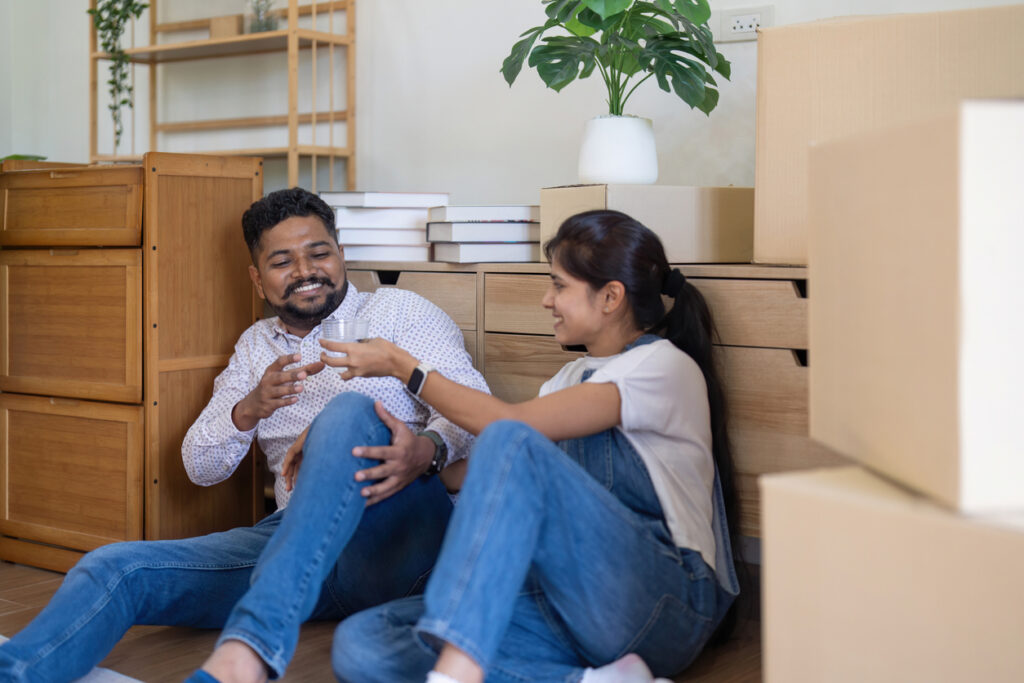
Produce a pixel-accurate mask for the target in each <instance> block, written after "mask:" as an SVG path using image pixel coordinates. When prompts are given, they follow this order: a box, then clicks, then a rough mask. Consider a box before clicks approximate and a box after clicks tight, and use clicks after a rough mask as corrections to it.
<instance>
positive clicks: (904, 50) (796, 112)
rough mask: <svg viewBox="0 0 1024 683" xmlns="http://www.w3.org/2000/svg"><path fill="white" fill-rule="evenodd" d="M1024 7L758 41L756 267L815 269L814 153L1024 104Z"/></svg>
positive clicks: (795, 30)
mask: <svg viewBox="0 0 1024 683" xmlns="http://www.w3.org/2000/svg"><path fill="white" fill-rule="evenodd" d="M1022 35H1024V5H1021V4H1017V5H1013V6H1009V7H993V8H988V9H975V10H964V11H954V12H935V13H927V14H904V15H890V16H879V17H854V18H846V19H842V20H831V21H821V22H814V23H809V24H799V25H792V26H781V27H773V28H766V29H763V30H762V31H761V32H760V35H759V36H758V59H757V70H758V72H757V159H756V170H755V182H754V187H756V188H757V198H756V200H755V209H754V213H755V216H754V225H755V229H754V260H755V261H757V262H758V263H776V264H806V263H807V230H808V220H809V218H808V201H809V200H808V175H807V171H808V169H807V148H808V144H809V143H811V142H812V141H818V142H827V141H829V140H833V139H836V138H839V137H843V136H847V135H851V134H855V133H858V132H861V131H866V130H870V129H872V128H876V127H879V126H887V125H899V124H901V123H905V122H908V121H912V120H917V119H920V118H923V117H926V116H929V115H934V114H936V113H939V112H941V111H942V109H943V108H945V107H949V106H952V105H954V104H955V103H956V102H957V101H958V100H960V99H963V98H971V97H975V98H985V97H1022V96H1024V40H1021V36H1022Z"/></svg>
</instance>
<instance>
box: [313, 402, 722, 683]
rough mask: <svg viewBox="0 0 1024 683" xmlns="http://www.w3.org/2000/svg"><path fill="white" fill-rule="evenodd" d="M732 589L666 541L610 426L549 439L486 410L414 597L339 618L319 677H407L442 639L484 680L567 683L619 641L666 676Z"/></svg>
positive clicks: (642, 478)
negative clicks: (428, 572) (326, 667)
mask: <svg viewBox="0 0 1024 683" xmlns="http://www.w3.org/2000/svg"><path fill="white" fill-rule="evenodd" d="M567 455H568V457H566V456H567ZM726 543H728V541H726ZM725 551H726V553H727V552H728V549H727V548H726V549H725ZM729 559H730V561H731V557H730V558H729ZM732 599H733V596H732V595H730V594H729V593H728V592H727V591H726V590H724V589H722V588H720V587H719V582H718V580H717V579H716V576H715V573H714V571H713V570H712V569H711V568H710V567H709V566H708V565H707V564H706V563H705V562H704V560H703V559H701V557H700V555H699V554H698V553H696V552H694V551H691V550H686V549H679V548H677V547H675V545H674V543H673V542H672V540H671V537H670V536H669V533H668V529H667V528H666V525H665V523H664V521H663V516H662V512H661V506H660V504H659V503H658V499H657V496H656V494H655V492H654V488H653V485H652V484H651V481H650V477H649V476H648V474H647V469H646V467H645V466H644V464H643V461H642V460H641V459H640V457H639V455H638V454H637V453H636V452H635V451H634V450H633V448H632V446H631V445H630V444H629V443H628V441H627V440H626V438H625V437H624V436H623V435H622V434H621V432H619V431H618V430H614V429H613V430H608V431H606V432H602V433H600V434H596V435H593V436H590V437H587V438H585V439H575V440H572V441H569V442H563V443H561V444H559V445H556V444H553V443H552V442H551V441H549V440H548V439H546V438H545V437H544V436H543V435H541V434H540V433H538V432H536V431H535V430H533V429H531V428H530V427H527V426H525V425H523V424H520V423H516V422H497V423H495V424H493V425H491V426H490V427H488V428H487V429H486V430H485V431H484V432H483V433H482V434H481V435H480V437H479V438H478V439H477V442H476V445H475V447H474V450H473V456H472V460H471V465H470V467H469V472H468V475H467V479H466V483H465V486H464V487H463V489H462V493H461V495H460V498H459V505H458V506H457V508H456V511H455V514H454V515H453V517H452V521H451V524H450V525H449V530H448V534H447V536H446V538H445V542H444V547H443V549H442V553H441V557H440V558H439V559H438V563H437V567H436V568H435V570H434V573H433V575H432V577H431V579H430V582H429V583H428V586H427V591H426V593H425V595H424V596H422V597H417V598H410V599H406V600H400V601H397V602H394V603H390V604H387V605H383V606H381V607H378V608H374V609H371V610H368V611H365V612H362V613H360V614H357V615H355V616H353V617H349V618H348V619H346V620H345V621H344V622H343V623H342V624H341V625H340V626H339V628H338V630H337V632H336V635H335V641H334V651H333V655H334V657H333V659H334V667H335V674H336V675H337V677H338V678H339V680H342V681H353V682H358V683H368V682H372V681H390V682H397V681H422V680H423V678H424V676H425V674H426V673H427V672H428V671H429V670H430V669H431V667H432V665H433V663H434V661H435V659H436V657H437V652H438V650H439V648H440V646H441V645H442V644H443V642H448V643H451V644H453V645H455V646H457V647H458V648H460V649H461V650H463V651H464V652H466V653H467V654H468V655H470V656H471V657H472V658H473V659H474V660H475V661H476V662H477V663H478V664H479V665H480V666H481V667H482V668H483V669H484V671H485V672H486V678H487V680H488V681H578V680H579V679H580V677H581V676H582V672H583V671H582V670H583V667H585V666H599V665H603V664H605V663H608V662H610V661H613V660H615V659H617V658H619V657H621V656H623V655H625V654H627V653H629V652H636V653H638V654H639V655H640V656H642V657H643V658H644V660H645V661H646V662H647V663H648V664H649V665H650V667H651V669H652V670H653V671H654V672H655V673H656V674H659V675H671V674H675V673H677V672H679V671H681V670H682V669H684V668H685V667H686V666H687V665H689V663H690V662H691V661H692V660H693V658H694V657H695V656H696V655H697V653H698V652H699V651H700V649H701V648H702V647H703V645H704V643H705V642H706V641H707V639H708V638H709V636H710V635H711V633H712V631H713V630H714V628H715V626H716V625H717V624H718V622H719V620H720V619H721V617H722V615H723V614H724V612H725V609H726V608H727V607H728V606H729V604H731V602H732Z"/></svg>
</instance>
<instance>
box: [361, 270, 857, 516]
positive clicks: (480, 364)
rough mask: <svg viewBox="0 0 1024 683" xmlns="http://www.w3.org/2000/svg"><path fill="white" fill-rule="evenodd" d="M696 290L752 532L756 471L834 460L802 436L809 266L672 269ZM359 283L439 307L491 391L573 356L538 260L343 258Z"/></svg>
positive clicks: (545, 374) (508, 390) (515, 386)
mask: <svg viewBox="0 0 1024 683" xmlns="http://www.w3.org/2000/svg"><path fill="white" fill-rule="evenodd" d="M679 268H680V270H682V272H683V273H684V274H685V275H686V276H687V277H688V278H689V279H690V281H691V282H693V283H694V285H696V286H697V288H698V289H700V291H701V292H702V293H703V294H704V297H705V299H706V300H707V302H708V305H709V306H710V307H711V310H712V313H713V315H714V317H715V322H716V325H717V327H718V333H719V345H718V351H719V354H718V358H719V362H720V363H721V372H722V376H723V381H724V383H725V388H726V394H727V399H728V401H729V411H730V413H729V419H730V422H729V424H730V427H729V434H730V437H731V439H732V446H733V457H734V460H735V463H736V469H737V472H738V488H739V494H740V499H741V519H740V523H741V528H742V531H743V533H744V534H745V535H748V536H760V517H759V502H760V499H759V494H758V488H757V477H758V475H760V474H764V473H768V472H779V471H785V470H795V469H805V468H809V467H816V466H826V465H835V464H841V463H843V462H844V461H843V460H842V459H841V458H840V457H839V456H837V455H835V454H833V453H831V452H830V451H827V450H826V449H824V448H821V447H818V446H816V445H815V444H813V443H812V442H811V441H810V439H809V438H808V436H807V433H808V432H807V373H808V370H807V362H808V357H807V269H806V268H790V267H780V266H757V265H680V266H679ZM348 274H349V278H350V279H351V281H352V282H353V283H355V285H356V287H358V288H359V289H361V290H374V289H376V288H377V287H380V286H397V287H400V288H402V289H409V290H412V291H414V292H417V293H419V294H421V295H423V296H425V297H427V298H428V299H430V300H431V301H433V302H434V303H436V304H437V305H438V306H440V307H441V308H442V309H444V310H445V312H447V313H448V314H449V315H450V316H451V317H452V319H453V320H455V322H456V324H458V325H459V327H460V328H461V329H462V331H463V335H464V336H465V339H466V349H467V351H469V353H470V355H471V356H472V357H473V359H474V362H475V364H476V367H477V369H479V370H480V372H481V373H483V375H484V377H485V378H486V379H487V383H488V384H489V385H490V387H491V390H492V391H493V392H494V394H495V395H496V396H499V397H501V398H503V399H505V400H508V401H524V400H526V399H529V398H532V397H534V396H536V395H537V390H538V389H539V388H540V385H541V384H542V383H543V382H544V381H545V380H546V379H548V378H549V377H551V376H552V375H553V374H554V373H555V372H556V371H557V370H558V369H559V368H561V367H562V366H563V365H564V364H565V363H566V362H568V361H569V360H570V359H572V358H574V357H576V356H577V355H579V354H574V353H571V352H567V351H564V350H563V349H562V347H561V346H560V345H559V344H558V343H556V342H555V340H554V337H553V335H552V331H551V326H552V318H551V314H550V312H548V311H547V310H545V309H544V308H543V307H541V304H540V301H541V297H542V296H543V294H544V290H545V288H546V287H547V284H548V282H549V277H548V265H547V264H544V263H511V264H494V263H481V264H467V265H456V264H447V263H388V262H376V261H375V262H359V261H354V262H352V263H349V264H348Z"/></svg>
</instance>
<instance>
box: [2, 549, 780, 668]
mask: <svg viewBox="0 0 1024 683" xmlns="http://www.w3.org/2000/svg"><path fill="white" fill-rule="evenodd" d="M62 579H63V574H56V573H54V572H49V571H45V570H42V569H35V568H32V567H25V566H22V565H15V564H10V563H9V562H0V634H3V635H6V636H8V637H10V636H11V635H13V634H15V633H16V632H18V631H19V630H20V629H21V628H23V627H24V626H25V625H26V624H27V623H28V622H29V621H30V620H31V619H32V617H34V616H35V615H36V614H37V613H38V612H39V610H41V609H42V608H43V606H44V605H45V604H46V602H47V601H48V600H49V599H50V596H51V595H53V593H54V591H56V590H57V587H58V586H59V585H60V582H61V580H62ZM750 612H751V613H749V614H746V615H744V616H745V617H746V618H743V619H741V622H740V626H739V627H738V628H737V631H736V635H735V636H734V637H733V638H732V640H730V641H729V642H727V643H725V644H724V645H721V646H719V647H718V648H716V649H713V650H708V651H706V652H704V653H703V654H702V655H701V656H700V658H698V659H697V661H696V662H695V663H694V664H693V666H691V667H690V669H689V670H687V672H686V673H685V674H683V675H681V676H679V677H678V678H677V679H676V681H678V682H680V683H681V682H683V681H685V682H686V683H748V682H752V681H760V680H761V642H760V621H759V616H758V615H757V614H756V613H754V612H756V610H750ZM334 626H335V624H333V623H326V622H324V623H315V624H307V625H306V626H304V627H303V629H302V636H301V638H300V641H299V648H298V651H297V652H296V654H295V658H294V659H293V660H292V663H291V665H290V666H289V667H288V672H287V674H286V675H285V676H284V677H283V678H281V679H279V680H282V681H291V682H295V683H298V682H299V681H301V682H303V683H319V682H321V681H323V682H324V683H330V682H332V681H334V676H333V675H332V674H331V665H330V649H331V636H332V634H333V632H334ZM216 639H217V632H215V631H202V630H198V629H189V628H177V627H169V626H136V627H134V628H132V629H131V630H130V631H129V632H128V633H127V634H126V635H125V637H124V638H123V639H122V640H121V642H120V643H119V644H118V645H117V647H115V648H114V650H113V652H111V653H110V654H109V655H108V656H107V658H106V659H105V660H103V662H102V664H101V666H105V667H107V668H109V669H113V670H115V671H117V672H119V673H122V674H124V675H126V676H132V677H133V678H137V679H139V680H141V681H146V682H147V683H163V682H164V681H166V682H168V683H170V682H174V683H180V681H182V680H183V679H184V678H186V677H187V676H188V675H189V674H191V673H192V672H193V671H194V670H195V669H196V668H197V667H198V666H199V665H200V664H201V663H202V662H203V660H204V659H205V658H206V656H207V655H208V654H209V653H210V651H211V650H212V648H213V644H214V641H215V640H216Z"/></svg>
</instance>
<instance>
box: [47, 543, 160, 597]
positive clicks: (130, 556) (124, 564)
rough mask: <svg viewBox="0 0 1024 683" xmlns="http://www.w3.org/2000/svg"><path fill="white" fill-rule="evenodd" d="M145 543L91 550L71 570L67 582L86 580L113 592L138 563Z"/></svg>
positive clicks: (121, 544)
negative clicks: (140, 551)
mask: <svg viewBox="0 0 1024 683" xmlns="http://www.w3.org/2000/svg"><path fill="white" fill-rule="evenodd" d="M143 543H145V541H128V542H124V543H111V544H109V545H104V546H100V547H99V548H96V549H95V550H91V551H89V552H88V553H86V554H85V555H84V556H82V559H80V560H79V561H78V563H77V564H76V565H75V566H74V567H72V568H71V571H69V572H68V575H67V577H66V578H65V581H73V580H85V581H90V582H92V583H93V584H95V585H97V586H99V587H101V588H103V589H105V590H113V589H114V588H115V587H116V585H117V584H118V583H119V582H120V580H121V579H123V577H124V575H125V574H126V573H128V572H129V571H130V570H131V566H132V565H133V564H134V563H137V561H138V554H139V553H138V550H139V549H140V548H141V547H142V545H141V544H143Z"/></svg>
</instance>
